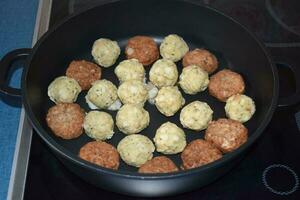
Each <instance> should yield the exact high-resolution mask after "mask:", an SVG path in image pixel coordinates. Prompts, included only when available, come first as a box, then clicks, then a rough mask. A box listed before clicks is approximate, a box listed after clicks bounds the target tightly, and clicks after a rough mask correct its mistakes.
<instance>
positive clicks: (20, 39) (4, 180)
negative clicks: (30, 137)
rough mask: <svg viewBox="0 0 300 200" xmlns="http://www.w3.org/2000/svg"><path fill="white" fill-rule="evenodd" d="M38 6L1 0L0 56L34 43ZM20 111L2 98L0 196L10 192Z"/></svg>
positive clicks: (16, 80) (16, 77) (15, 82)
mask: <svg viewBox="0 0 300 200" xmlns="http://www.w3.org/2000/svg"><path fill="white" fill-rule="evenodd" d="M37 7H38V0H1V1H0V30H1V31H0V58H2V57H3V56H4V55H5V54H6V53H7V52H9V51H11V50H13V49H16V48H23V47H31V42H32V36H33V31H34V25H35V16H36V12H37ZM0 67H1V66H0ZM20 77H21V70H17V71H16V72H15V73H14V74H13V77H12V78H11V81H10V83H11V85H12V86H14V87H19V85H20ZM20 112H21V109H20V108H16V107H12V106H9V105H7V104H6V103H4V102H3V101H2V100H1V98H0V160H1V161H0V173H1V176H0V185H1V187H0V199H6V196H7V189H8V184H9V179H10V173H11V167H12V161H13V155H14V150H15V142H16V138H17V132H18V124H19V118H20Z"/></svg>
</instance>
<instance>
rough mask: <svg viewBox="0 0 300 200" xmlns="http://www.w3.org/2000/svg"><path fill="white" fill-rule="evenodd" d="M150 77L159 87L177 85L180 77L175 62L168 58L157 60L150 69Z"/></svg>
mask: <svg viewBox="0 0 300 200" xmlns="http://www.w3.org/2000/svg"><path fill="white" fill-rule="evenodd" d="M149 79H150V81H151V82H152V83H153V84H154V85H155V86H156V87H158V88H161V87H164V86H173V85H175V83H176V82H177V79H178V71H177V67H176V65H175V63H174V62H172V61H171V60H166V59H160V60H158V61H156V62H155V63H154V64H153V65H152V67H151V69H150V72H149Z"/></svg>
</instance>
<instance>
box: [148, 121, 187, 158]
mask: <svg viewBox="0 0 300 200" xmlns="http://www.w3.org/2000/svg"><path fill="white" fill-rule="evenodd" d="M153 140H154V143H155V146H156V151H157V152H160V153H163V154H176V153H179V152H182V151H183V149H184V147H185V146H186V140H185V133H184V132H183V130H182V129H181V128H179V127H178V126H177V125H176V124H173V123H171V122H166V123H164V124H162V125H161V126H160V127H159V128H158V129H157V131H156V134H155V137H154V139H153Z"/></svg>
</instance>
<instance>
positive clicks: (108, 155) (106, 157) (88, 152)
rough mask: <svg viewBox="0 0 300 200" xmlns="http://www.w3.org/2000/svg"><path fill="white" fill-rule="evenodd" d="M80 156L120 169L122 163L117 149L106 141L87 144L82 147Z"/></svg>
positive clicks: (97, 163) (102, 165) (107, 166)
mask: <svg viewBox="0 0 300 200" xmlns="http://www.w3.org/2000/svg"><path fill="white" fill-rule="evenodd" d="M79 157H80V158H81V159H83V160H86V161H88V162H91V163H94V164H96V165H99V166H101V167H105V168H109V169H118V168H119V165H120V156H119V153H118V151H117V149H116V148H115V147H114V146H112V145H110V144H108V143H106V142H100V141H93V142H89V143H87V144H85V145H84V146H83V147H81V148H80V151H79Z"/></svg>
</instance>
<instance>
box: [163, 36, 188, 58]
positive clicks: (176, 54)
mask: <svg viewBox="0 0 300 200" xmlns="http://www.w3.org/2000/svg"><path fill="white" fill-rule="evenodd" d="M159 48H160V54H161V56H162V57H163V58H164V59H168V60H172V61H173V62H177V61H179V60H180V59H181V58H182V57H183V56H184V55H185V54H186V53H187V52H188V51H189V47H188V45H187V44H186V42H185V41H184V40H183V39H182V37H180V36H178V35H176V34H171V35H168V36H167V37H165V38H164V40H163V41H162V43H161V45H160V47H159Z"/></svg>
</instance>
